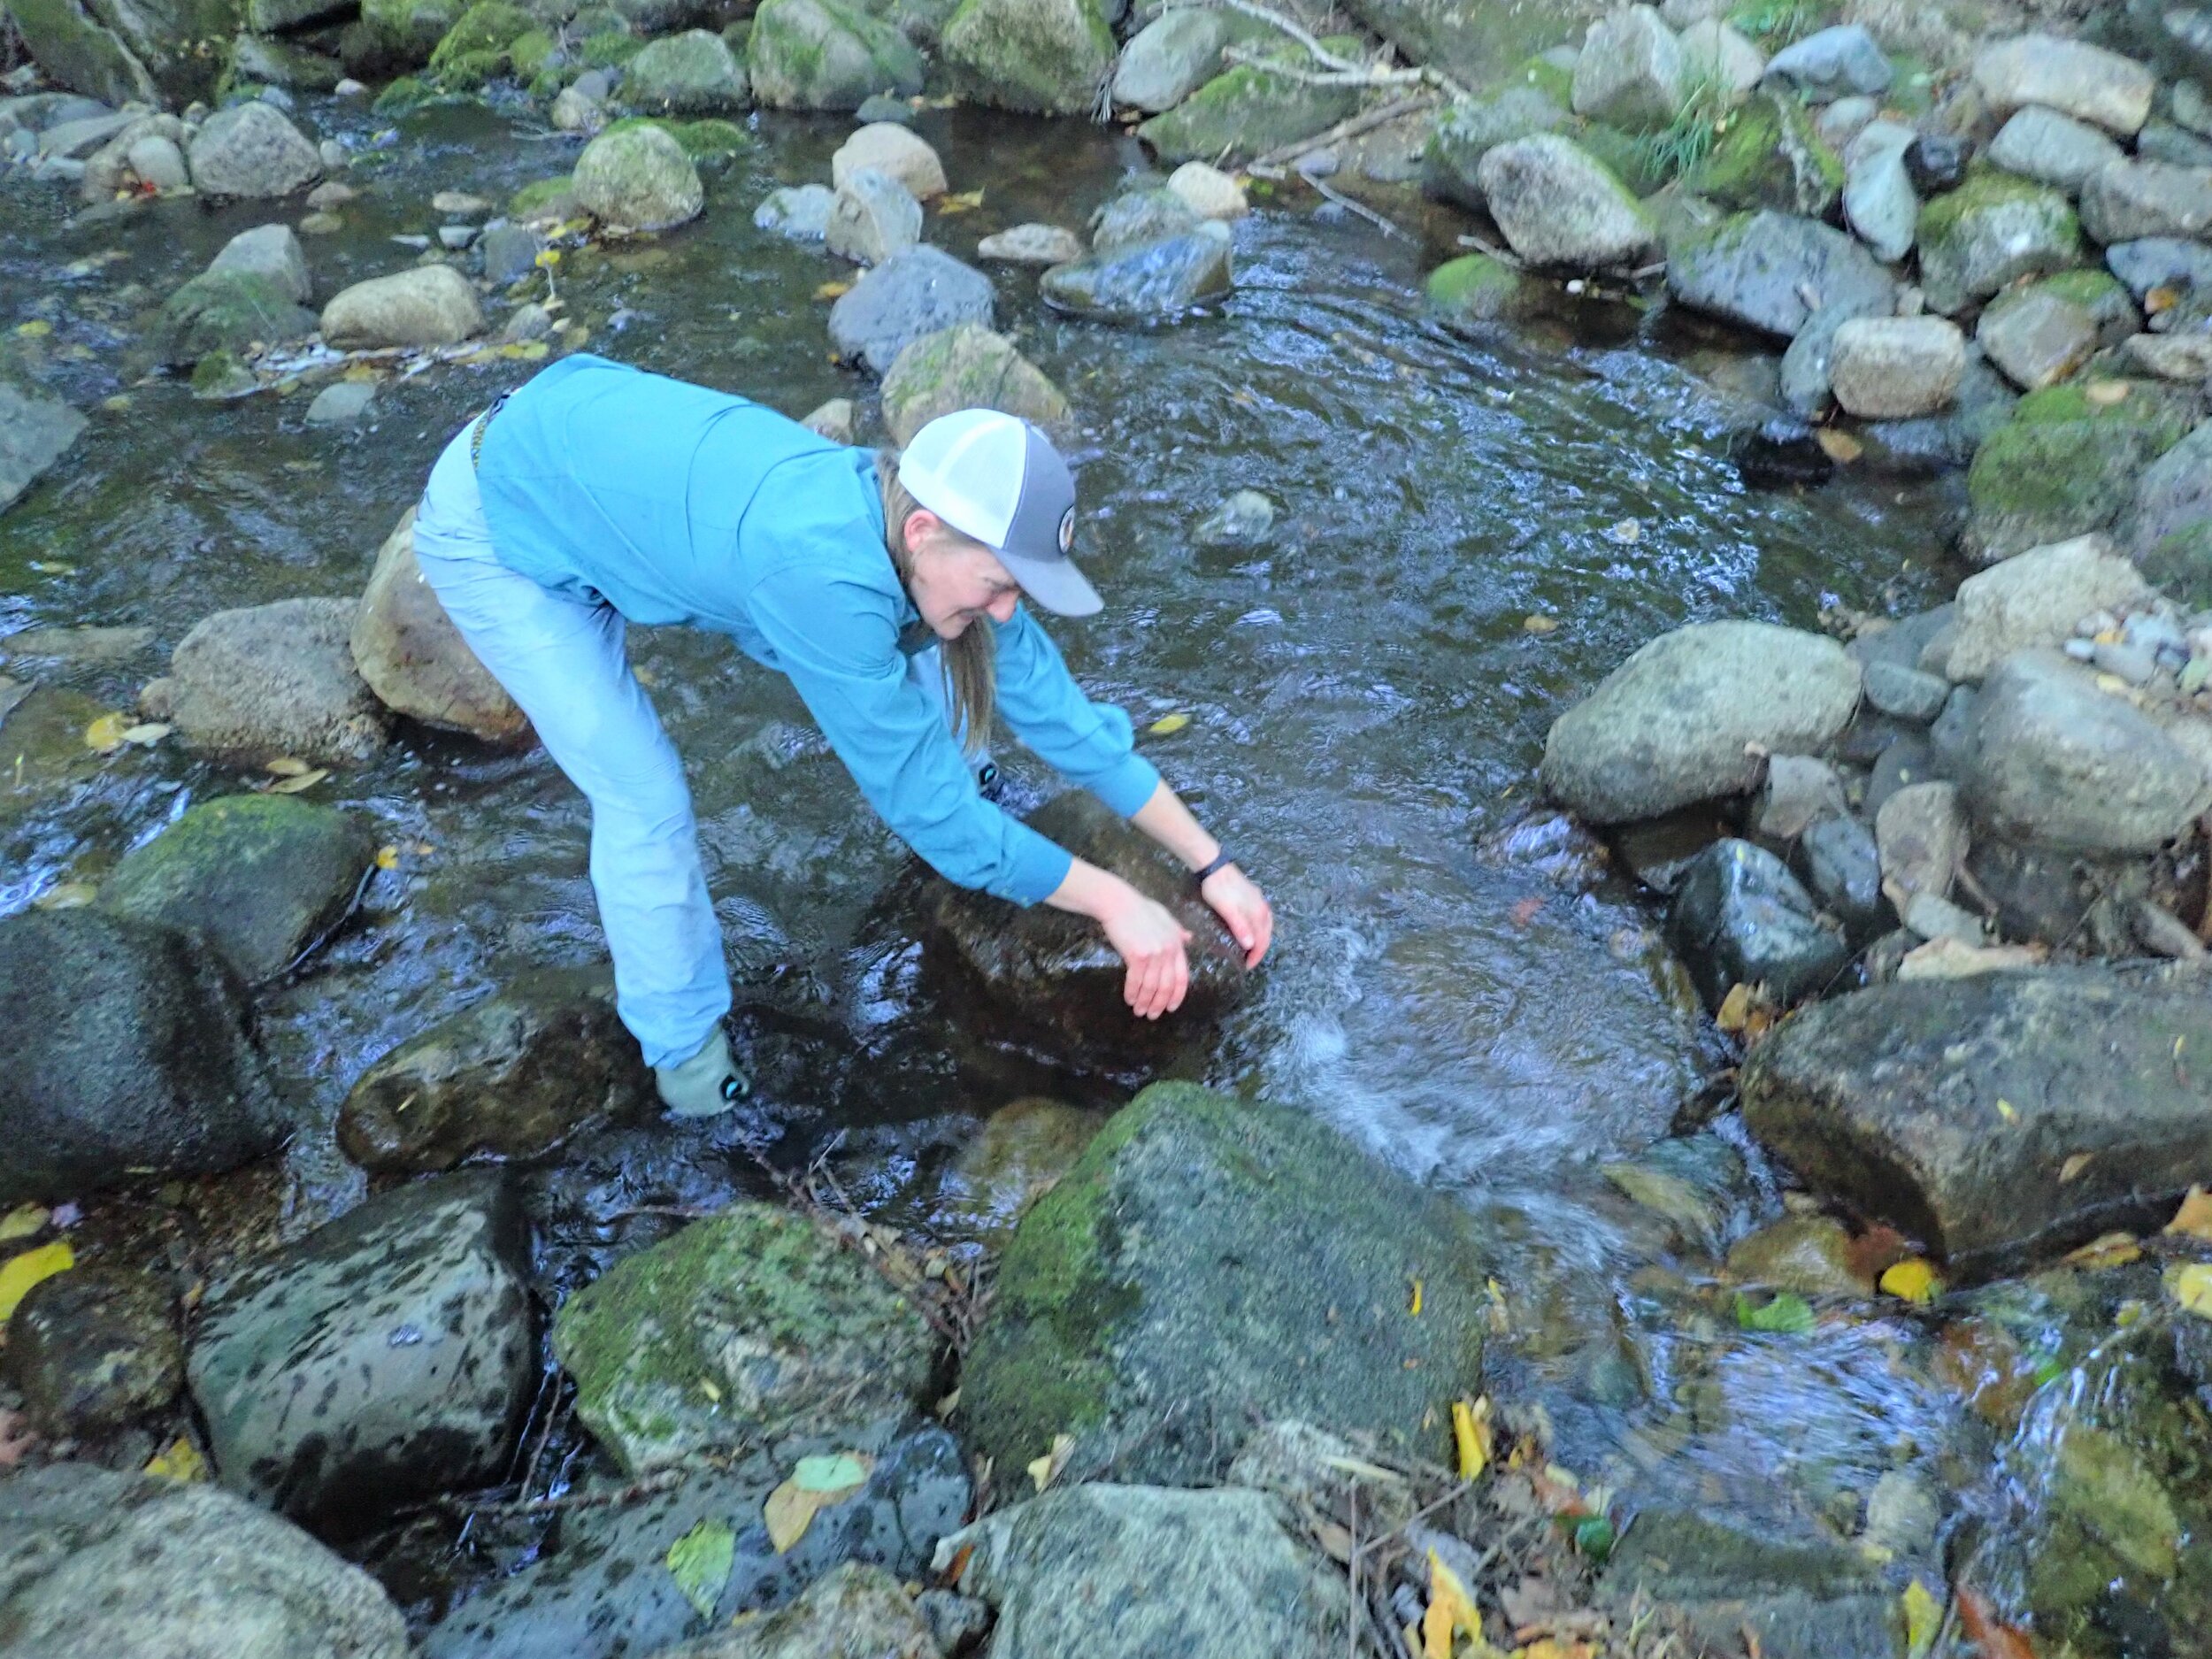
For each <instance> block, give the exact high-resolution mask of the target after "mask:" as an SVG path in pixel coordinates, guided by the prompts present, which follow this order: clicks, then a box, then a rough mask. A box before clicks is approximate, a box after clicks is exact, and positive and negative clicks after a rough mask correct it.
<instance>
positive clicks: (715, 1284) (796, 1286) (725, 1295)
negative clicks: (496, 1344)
mask: <svg viewBox="0 0 2212 1659" xmlns="http://www.w3.org/2000/svg"><path fill="white" fill-rule="evenodd" d="M553 1351H554V1352H555V1354H556V1355H557V1356H559V1358H560V1362H561V1363H562V1365H563V1366H564V1367H565V1368H566V1369H567V1370H568V1371H569V1372H570V1374H572V1376H573V1377H574V1378H575V1379H576V1414H577V1416H578V1417H580V1418H581V1419H582V1420H583V1422H584V1423H585V1425H587V1426H588V1427H589V1428H590V1430H591V1431H592V1433H593V1434H594V1435H595V1437H596V1438H597V1439H598V1440H599V1441H600V1443H601V1444H602V1445H603V1446H605V1447H606V1448H607V1449H608V1450H609V1451H610V1452H611V1453H612V1454H613V1455H614V1456H615V1458H616V1460H617V1461H618V1463H620V1464H621V1465H622V1467H623V1469H624V1470H625V1471H627V1472H629V1473H631V1474H633V1475H636V1474H646V1473H650V1472H652V1471H656V1470H660V1469H665V1468H671V1467H678V1466H682V1465H685V1464H695V1463H699V1462H700V1461H702V1460H704V1459H707V1458H710V1457H711V1456H713V1455H718V1454H725V1453H728V1452H730V1451H732V1450H733V1449H736V1448H742V1447H745V1446H747V1445H749V1444H751V1443H754V1442H756V1441H758V1440H772V1439H778V1438H780V1437H783V1436H786V1435H789V1434H793V1433H799V1432H808V1433H831V1432H834V1431H835V1430H836V1428H837V1427H838V1426H839V1425H853V1426H854V1427H856V1428H857V1427H859V1426H862V1425H870V1424H876V1423H881V1422H884V1421H895V1420H897V1419H898V1418H900V1417H903V1416H904V1415H905V1414H906V1413H907V1412H909V1411H910V1410H911V1409H914V1408H915V1407H916V1406H918V1405H920V1404H925V1403H926V1401H925V1400H924V1398H923V1396H924V1394H925V1393H926V1390H927V1387H928V1385H929V1380H930V1373H931V1371H932V1369H933V1363H934V1362H935V1359H936V1354H937V1340H936V1338H935V1337H934V1336H933V1335H932V1334H931V1332H930V1329H929V1326H928V1325H926V1324H925V1323H924V1322H923V1319H922V1317H921V1315H920V1314H919V1313H918V1312H917V1311H916V1310H915V1309H914V1307H913V1305H912V1304H911V1303H910V1302H908V1301H907V1299H906V1298H905V1297H904V1296H902V1295H901V1294H899V1293H898V1292H897V1291H895V1290H894V1289H893V1288H892V1287H891V1286H890V1285H889V1284H888V1283H887V1281H886V1280H885V1279H883V1278H882V1276H881V1275H879V1273H878V1272H877V1271H876V1270H875V1269H874V1268H873V1267H872V1266H871V1265H870V1264H869V1263H868V1262H867V1260H866V1258H865V1257H864V1256H862V1255H861V1254H860V1253H859V1252H858V1250H856V1249H849V1248H846V1247H845V1246H844V1245H843V1244H842V1243H841V1242H840V1240H838V1239H837V1238H836V1237H835V1236H833V1234H832V1233H830V1232H829V1231H828V1229H827V1228H826V1226H824V1225H821V1224H819V1223H818V1222H816V1221H814V1220H813V1219H812V1218H810V1217H806V1216H803V1215H795V1214H793V1213H792V1212H790V1211H788V1210H780V1209H778V1208H776V1207H775V1206H773V1205H770V1204H761V1203H737V1204H733V1205H731V1206H730V1208H729V1209H727V1210H723V1211H722V1212H721V1213H720V1214H719V1215H717V1216H713V1217H709V1218H708V1219H706V1220H704V1221H696V1222H694V1223H692V1225H689V1226H687V1227H686V1228H684V1229H683V1230H682V1231H681V1232H680V1233H677V1234H676V1235H675V1236H674V1237H673V1238H671V1239H669V1240H666V1241H665V1242H664V1243H661V1244H657V1245H655V1246H654V1247H653V1248H650V1249H647V1250H641V1251H640V1252H638V1253H637V1254H636V1255H634V1256H627V1257H625V1258H624V1259H623V1260H622V1261H619V1262H618V1263H615V1264H614V1266H612V1267H611V1268H610V1269H608V1270H607V1271H606V1272H605V1273H603V1275H601V1276H600V1278H599V1279H596V1280H595V1281H594V1282H593V1283H592V1284H590V1285H588V1286H586V1287H585V1288H584V1289H582V1290H580V1291H579V1292H577V1294H575V1295H573V1296H572V1297H570V1298H569V1300H568V1301H567V1302H565V1303H564V1304H563V1306H562V1308H561V1310H560V1313H559V1315H558V1316H557V1317H556V1319H555V1320H554V1325H553Z"/></svg>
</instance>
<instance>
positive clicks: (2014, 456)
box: [1962, 380, 2199, 564]
mask: <svg viewBox="0 0 2212 1659" xmlns="http://www.w3.org/2000/svg"><path fill="white" fill-rule="evenodd" d="M2113 388H2117V396H2115V395H2114V392H2113ZM2099 391H2100V396H2097V397H2095V398H2093V397H2091V396H2089V394H2088V393H2087V392H2086V391H2085V389H2084V388H2083V387H2082V386H2080V385H2079V384H2078V383H2076V382H2072V381H2068V382H2065V383H2063V384H2061V385H2057V386H2050V387H2046V388H2044V389H2043V390H2041V391H2039V392H2032V393H2030V394H2029V395H2028V396H2025V397H2024V398H2022V399H2021V400H2020V402H2019V403H2018V404H2017V405H2016V407H2015V408H2014V409H2013V411H2012V416H2011V419H2008V420H2007V421H2006V422H2005V423H2004V424H2003V425H2002V426H1998V427H1997V428H1996V429H1995V430H1994V431H1993V432H1991V433H1990V434H1988V435H1987V436H1986V437H1985V438H1984V439H1983V440H1982V444H1981V447H1980V448H1979V449H1977V450H1976V451H1975V452H1974V460H1973V465H1971V466H1970V467H1969V468H1968V469H1967V474H1966V499H1967V504H1968V506H1969V508H1970V516H1969V518H1968V519H1967V525H1966V531H1965V534H1964V537H1963V539H1962V540H1963V545H1964V547H1965V549H1966V551H1967V552H1968V553H1969V554H1970V556H1971V557H1974V558H1975V559H1976V560H1978V562H1980V563H1982V564H1992V563H1994V562H1995V561H1997V560H1999V559H2004V558H2009V557H2012V556H2013V555H2014V554H2016V553H2019V552H2022V551H2024V549H2028V548H2032V547H2042V546H2045V545H2047V543H2050V542H2054V541H2066V540H2068V539H2070V538H2071V537H2074V536H2078V535H2086V534H2088V533H2089V532H2091V531H2093V530H2108V529H2111V528H2113V527H2114V526H2116V525H2117V524H2118V523H2119V521H2120V520H2121V518H2123V517H2124V515H2125V514H2126V513H2127V511H2128V510H2129V508H2130V506H2131V503H2133V502H2134V499H2135V495H2136V488H2137V481H2138V480H2139V479H2140V478H2141V477H2142V476H2143V475H2144V472H2145V469H2146V468H2147V467H2148V466H2149V465H2151V463H2152V462H2154V461H2155V460H2156V459H2157V458H2158V457H2160V456H2162V455H2164V454H2165V453H2166V452H2167V451H2168V450H2169V449H2172V448H2173V447H2174V446H2175V445H2176V444H2177V443H2179V442H2181V440H2182V439H2183V438H2184V437H2185V435H2187V434H2188V432H2189V431H2190V429H2191V428H2192V427H2193V426H2195V425H2196V424H2197V419H2198V413H2199V409H2198V404H2197V402H2196V399H2195V396H2194V395H2193V393H2191V392H2186V391H2184V390H2182V389H2180V388H2171V387H2167V386H2163V385H2159V384H2156V383H2154V382H2150V381H2145V380H2117V381H2113V382H2111V383H2110V385H2109V386H2108V387H2105V388H2099Z"/></svg>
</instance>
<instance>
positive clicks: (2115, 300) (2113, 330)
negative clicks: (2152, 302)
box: [2034, 265, 2143, 346]
mask: <svg viewBox="0 0 2212 1659" xmlns="http://www.w3.org/2000/svg"><path fill="white" fill-rule="evenodd" d="M2034 291H2035V292H2037V293H2041V294H2049V295H2053V296H2055V297H2057V298H2059V299H2062V300H2064V301H2066V302H2067V303H2069V304H2070V305H2078V306H2079V307H2081V309H2082V310H2083V311H2086V312H2088V313H2089V318H2090V320H2091V321H2093V322H2094V323H2095V324H2096V325H2097V343H2098V344H2099V345H2100V346H2116V345H2119V344H2121V343H2122V342H2124V341H2125V340H2126V339H2127V337H2128V336H2129V335H2130V334H2135V333H2137V332H2138V331H2139V329H2140V328H2141V327H2142V325H2143V313H2142V312H2141V311H2138V310H2136V308H2135V296H2133V295H2131V294H2130V293H2129V292H2128V290H2127V284H2125V283H2124V282H2123V281H2121V280H2120V279H2119V278H2118V277H2116V276H2114V275H2113V274H2112V273H2111V272H2109V271H2107V270H2105V269H2103V268H2102V267H2101V266H2096V265H2084V266H2082V267H2081V268H2080V269H2079V270H2075V271H2061V272H2060V273H2058V274H2057V275H2055V276H2047V277H2045V278H2044V279H2043V280H2041V281H2040V282H2038V283H2037V284H2035V288H2034Z"/></svg>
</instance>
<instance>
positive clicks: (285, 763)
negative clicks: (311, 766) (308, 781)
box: [261, 755, 308, 778]
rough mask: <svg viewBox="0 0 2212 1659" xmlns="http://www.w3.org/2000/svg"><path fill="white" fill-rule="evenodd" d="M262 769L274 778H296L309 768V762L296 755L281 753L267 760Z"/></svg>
mask: <svg viewBox="0 0 2212 1659" xmlns="http://www.w3.org/2000/svg"><path fill="white" fill-rule="evenodd" d="M261 770H262V771H264V772H267V773H268V774H269V775H270V776H271V777H273V778H296V777H298V776H299V775H300V774H301V773H302V772H306V771H307V770H308V764H307V763H306V762H305V761H303V760H302V759H300V757H298V756H296V755H279V756H278V757H276V758H275V759H274V760H272V761H265V762H264V763H263V764H262V767H261Z"/></svg>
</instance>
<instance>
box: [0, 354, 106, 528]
mask: <svg viewBox="0 0 2212 1659" xmlns="http://www.w3.org/2000/svg"><path fill="white" fill-rule="evenodd" d="M88 424H89V423H88V422H87V420H86V419H85V418H84V417H83V416H82V415H81V414H79V413H78V412H77V411H75V410H73V409H72V408H71V407H70V406H69V405H68V404H67V403H65V402H63V401H62V399H60V398H58V397H56V396H52V395H50V393H48V392H47V391H46V390H45V389H44V388H42V387H40V386H38V385H37V384H36V383H35V382H33V381H30V380H16V379H15V378H14V377H13V376H12V375H9V374H6V373H0V512H5V511H7V510H8V509H9V508H10V507H12V506H13V505H14V504H15V503H16V502H17V501H18V500H19V498H20V497H21V496H22V494H23V492H24V491H25V490H27V489H28V488H30V487H31V486H32V484H34V483H35V482H36V481H37V480H38V479H39V478H40V477H41V476H42V474H44V473H45V472H47V470H48V469H49V468H50V467H51V466H52V465H54V463H55V462H57V461H58V460H60V459H61V457H63V456H65V455H66V454H68V453H69V449H70V446H71V445H73V444H74V443H75V442H77V440H78V439H79V438H80V437H81V436H82V435H83V434H84V429H85V427H86V426H87V425H88Z"/></svg>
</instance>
